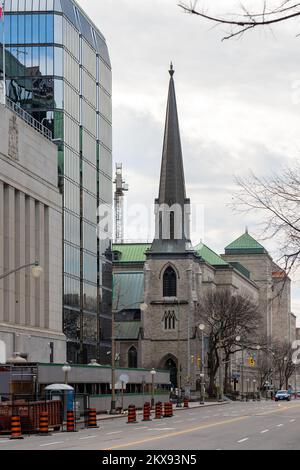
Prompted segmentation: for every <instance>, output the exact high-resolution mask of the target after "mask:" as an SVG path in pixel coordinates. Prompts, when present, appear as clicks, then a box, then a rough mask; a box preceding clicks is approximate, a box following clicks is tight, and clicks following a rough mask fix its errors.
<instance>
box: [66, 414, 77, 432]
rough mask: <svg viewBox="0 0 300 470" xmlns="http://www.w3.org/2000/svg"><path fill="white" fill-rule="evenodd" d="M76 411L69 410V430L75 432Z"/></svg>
mask: <svg viewBox="0 0 300 470" xmlns="http://www.w3.org/2000/svg"><path fill="white" fill-rule="evenodd" d="M75 431H76V429H75V417H74V411H67V432H75Z"/></svg>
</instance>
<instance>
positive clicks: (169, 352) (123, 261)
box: [113, 66, 296, 390]
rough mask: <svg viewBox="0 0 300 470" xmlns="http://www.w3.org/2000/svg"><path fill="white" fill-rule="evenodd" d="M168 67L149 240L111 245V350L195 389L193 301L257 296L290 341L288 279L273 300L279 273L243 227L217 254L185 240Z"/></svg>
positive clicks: (272, 329) (186, 218)
mask: <svg viewBox="0 0 300 470" xmlns="http://www.w3.org/2000/svg"><path fill="white" fill-rule="evenodd" d="M169 73H170V84H169V93H168V105H167V112H166V124H165V134H164V144H163V153H162V162H161V175H160V184H159V195H158V198H157V199H156V200H155V204H154V207H155V238H154V240H153V242H152V244H140V243H123V244H115V245H114V248H113V251H114V285H115V290H116V292H117V298H118V301H117V304H116V305H115V310H116V312H117V313H116V320H117V323H116V335H117V351H118V357H119V363H120V366H122V367H141V368H155V369H166V368H167V369H169V370H170V373H171V383H172V385H173V386H177V387H180V386H181V387H184V386H188V387H190V388H191V389H192V390H194V389H195V388H196V381H197V379H198V378H199V373H200V360H199V359H200V357H201V348H202V345H201V335H200V331H199V328H198V326H199V323H200V317H199V313H198V308H197V307H198V304H199V301H200V300H201V297H202V296H203V295H205V292H207V290H208V289H224V288H228V289H230V290H231V291H232V292H239V293H241V294H243V295H247V296H249V297H251V298H252V299H253V301H254V302H259V304H260V308H261V311H262V329H263V331H264V332H265V334H268V335H272V336H273V337H276V335H277V336H278V335H279V336H280V337H281V338H282V335H284V337H286V339H288V340H293V339H294V336H295V330H296V328H295V317H294V316H293V315H292V313H291V308H290V281H289V280H288V282H287V283H286V284H285V286H284V296H283V301H281V302H280V304H278V305H276V302H277V300H276V296H275V294H276V291H278V289H280V288H281V286H282V282H283V279H282V271H281V269H280V268H279V267H278V266H277V265H276V264H275V263H274V262H273V260H272V259H271V257H270V255H269V254H268V253H267V251H266V250H265V249H264V247H262V246H261V245H260V244H259V243H258V242H257V241H256V240H255V239H254V238H252V237H251V235H250V234H249V233H248V231H246V233H245V234H243V235H242V236H241V237H240V238H239V239H237V240H235V241H234V242H233V243H231V244H230V245H228V247H227V248H226V249H225V253H224V254H223V255H221V256H219V255H218V254H216V253H215V252H214V251H213V250H211V249H210V248H209V247H207V246H206V245H204V244H203V243H200V244H199V245H198V246H196V247H193V246H192V244H191V241H190V227H189V225H190V201H189V199H188V198H187V196H186V188H185V178H184V167H183V158H182V149H181V141H180V131H179V123H178V114H177V104H176V95H175V85H174V78H173V75H174V70H173V67H172V66H171V69H170V71H169ZM277 303H278V302H277Z"/></svg>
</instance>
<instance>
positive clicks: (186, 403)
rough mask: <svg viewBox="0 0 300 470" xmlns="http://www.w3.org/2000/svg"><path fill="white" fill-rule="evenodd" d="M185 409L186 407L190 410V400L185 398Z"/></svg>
mask: <svg viewBox="0 0 300 470" xmlns="http://www.w3.org/2000/svg"><path fill="white" fill-rule="evenodd" d="M183 407H184V408H188V407H189V399H188V398H184V400H183Z"/></svg>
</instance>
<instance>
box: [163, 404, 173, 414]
mask: <svg viewBox="0 0 300 470" xmlns="http://www.w3.org/2000/svg"><path fill="white" fill-rule="evenodd" d="M172 416H173V405H172V403H170V402H167V403H165V404H164V418H172Z"/></svg>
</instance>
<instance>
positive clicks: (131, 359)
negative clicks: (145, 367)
mask: <svg viewBox="0 0 300 470" xmlns="http://www.w3.org/2000/svg"><path fill="white" fill-rule="evenodd" d="M128 367H130V369H136V368H137V350H136V348H135V347H134V346H131V348H130V349H129V350H128Z"/></svg>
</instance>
